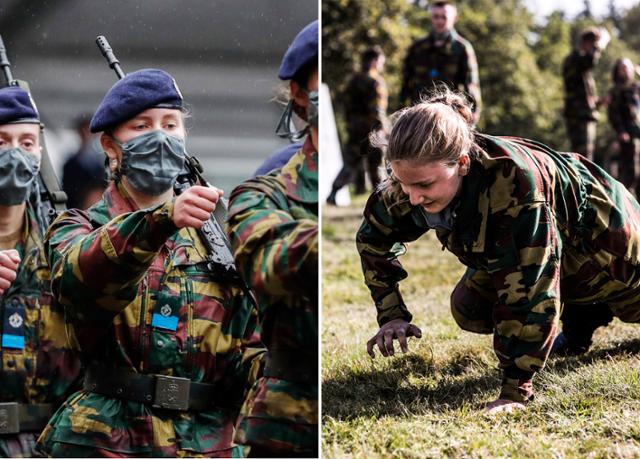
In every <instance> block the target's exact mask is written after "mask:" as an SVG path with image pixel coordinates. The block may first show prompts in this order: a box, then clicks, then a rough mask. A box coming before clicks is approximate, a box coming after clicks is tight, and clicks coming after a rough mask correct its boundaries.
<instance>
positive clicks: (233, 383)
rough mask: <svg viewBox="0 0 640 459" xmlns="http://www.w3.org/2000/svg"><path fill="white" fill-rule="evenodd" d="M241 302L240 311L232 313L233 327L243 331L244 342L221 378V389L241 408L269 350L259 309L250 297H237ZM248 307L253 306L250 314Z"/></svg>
mask: <svg viewBox="0 0 640 459" xmlns="http://www.w3.org/2000/svg"><path fill="white" fill-rule="evenodd" d="M238 302H239V303H240V304H238V305H236V307H237V308H238V310H237V311H234V313H233V314H232V317H233V318H232V322H233V323H234V326H233V327H232V328H236V327H237V329H241V330H243V335H242V344H241V347H240V352H239V353H238V354H237V355H235V356H234V357H233V358H230V359H228V362H229V363H228V364H227V365H228V366H227V368H226V371H225V376H224V378H222V380H221V381H220V387H221V388H222V389H220V390H222V391H223V392H224V393H225V394H228V401H229V405H231V406H233V405H236V407H237V408H240V405H242V402H243V401H244V399H245V397H246V395H247V393H248V392H249V390H250V389H251V387H252V386H253V384H254V383H255V382H256V381H257V380H258V378H259V377H260V376H261V375H262V370H263V367H264V357H265V355H266V349H265V347H264V344H262V341H261V340H260V331H259V325H258V311H257V310H256V308H255V307H253V305H252V304H251V302H250V301H249V299H248V297H247V296H244V295H243V296H240V297H238ZM247 308H249V309H250V314H246V309H247ZM238 321H241V322H238Z"/></svg>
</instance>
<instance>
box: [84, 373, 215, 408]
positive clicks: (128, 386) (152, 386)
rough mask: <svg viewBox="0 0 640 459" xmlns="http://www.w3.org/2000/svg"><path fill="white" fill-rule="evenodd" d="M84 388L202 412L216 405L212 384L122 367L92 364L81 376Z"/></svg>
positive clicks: (126, 398) (141, 401) (140, 401)
mask: <svg viewBox="0 0 640 459" xmlns="http://www.w3.org/2000/svg"><path fill="white" fill-rule="evenodd" d="M84 390H86V391H89V392H95V393H96V394H100V395H106V396H107V397H113V398H119V399H122V400H128V401H130V402H139V403H145V404H147V405H151V406H153V407H155V408H165V409H169V410H179V411H190V410H193V411H201V410H206V409H208V408H212V407H213V406H214V405H216V401H217V398H218V397H216V392H215V390H214V385H213V384H206V383H197V382H192V381H191V380H190V379H188V378H178V377H175V376H165V375H145V374H141V373H135V372H133V371H131V370H129V369H124V368H108V367H102V366H98V365H92V366H90V367H89V368H88V369H87V372H86V373H85V377H84Z"/></svg>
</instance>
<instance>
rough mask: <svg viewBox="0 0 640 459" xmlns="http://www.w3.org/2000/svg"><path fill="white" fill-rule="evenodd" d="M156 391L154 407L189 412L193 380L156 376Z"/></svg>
mask: <svg viewBox="0 0 640 459" xmlns="http://www.w3.org/2000/svg"><path fill="white" fill-rule="evenodd" d="M155 377H156V389H155V397H154V401H153V402H154V403H153V406H155V407H157V408H166V409H169V410H179V411H187V410H188V409H189V391H190V389H191V380H190V379H188V378H178V377H175V376H164V375H155Z"/></svg>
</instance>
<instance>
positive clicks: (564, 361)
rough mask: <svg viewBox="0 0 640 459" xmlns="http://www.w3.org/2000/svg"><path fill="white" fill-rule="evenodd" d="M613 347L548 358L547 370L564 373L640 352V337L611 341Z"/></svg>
mask: <svg viewBox="0 0 640 459" xmlns="http://www.w3.org/2000/svg"><path fill="white" fill-rule="evenodd" d="M610 344H611V347H606V348H601V349H594V350H593V351H589V352H587V353H585V354H583V355H579V356H571V357H554V356H551V358H549V360H547V365H546V368H545V371H552V372H554V373H560V374H564V373H566V372H568V371H571V370H573V369H575V368H577V367H580V366H583V365H589V364H591V363H595V362H597V361H599V360H605V359H608V358H611V357H617V356H621V355H626V354H640V339H632V340H628V341H621V342H618V343H610Z"/></svg>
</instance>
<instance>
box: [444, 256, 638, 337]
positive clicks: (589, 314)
mask: <svg viewBox="0 0 640 459" xmlns="http://www.w3.org/2000/svg"><path fill="white" fill-rule="evenodd" d="M497 301H498V296H497V294H496V291H495V288H494V287H493V284H492V282H491V277H490V275H489V274H488V273H487V272H486V271H482V270H475V269H472V268H467V271H466V272H465V273H464V275H463V276H462V278H461V279H460V281H458V284H457V285H456V287H455V288H454V290H453V293H452V294H451V314H452V315H453V318H454V319H455V321H456V323H457V324H458V326H459V327H460V328H462V329H463V330H466V331H470V332H473V333H480V334H491V333H493V329H494V320H493V308H494V306H495V304H496V303H497ZM562 309H563V310H562V314H561V316H560V319H561V320H562V324H563V330H567V329H568V330H576V329H577V333H587V334H589V337H590V335H591V333H593V330H595V329H596V328H597V327H600V326H603V325H607V324H608V323H609V322H610V321H611V319H612V318H613V317H614V316H615V317H618V318H619V319H620V320H622V321H623V322H628V323H640V286H638V287H635V288H629V289H628V290H626V291H624V292H622V293H620V294H619V295H616V297H615V298H613V299H611V300H607V301H602V302H601V303H596V304H579V303H577V302H576V303H574V302H568V301H567V302H564V303H563V307H562Z"/></svg>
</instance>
